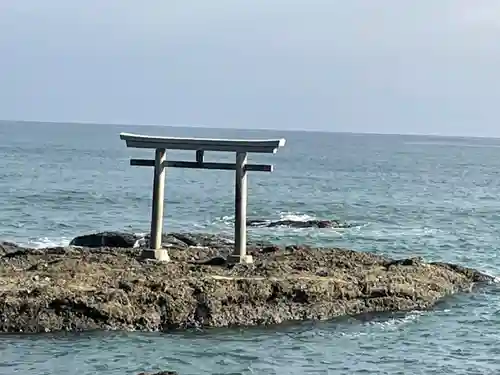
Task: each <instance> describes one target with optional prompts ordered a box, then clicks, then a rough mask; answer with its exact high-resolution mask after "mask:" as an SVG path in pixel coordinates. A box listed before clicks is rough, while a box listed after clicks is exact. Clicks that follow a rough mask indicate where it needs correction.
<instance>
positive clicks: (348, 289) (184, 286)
mask: <svg viewBox="0 0 500 375" xmlns="http://www.w3.org/2000/svg"><path fill="white" fill-rule="evenodd" d="M130 237H131V238H133V236H132V235H130ZM89 238H90V237H89ZM117 238H119V236H116V237H115V239H117ZM101 240H102V238H101ZM164 240H165V241H167V242H164V245H166V246H169V255H170V258H171V261H170V262H169V263H160V262H148V261H147V260H145V259H143V258H141V253H142V249H141V248H131V247H128V248H113V247H94V248H84V247H81V248H80V247H59V248H49V249H24V248H21V247H16V246H15V245H14V244H8V243H4V244H0V331H2V332H24V333H31V332H50V331H85V330H96V329H97V330H141V331H168V330H171V329H179V328H192V327H230V326H255V325H268V324H277V323H282V322H287V321H300V320H327V319H333V318H335V317H338V316H343V315H356V314H363V313H373V312H401V311H412V310H418V309H427V308H430V307H432V306H433V305H434V304H435V303H436V302H438V301H439V300H440V299H441V298H443V297H445V296H447V295H450V294H453V293H459V292H461V293H468V292H470V291H471V290H474V288H473V287H474V286H477V287H483V286H486V287H487V285H488V283H490V282H492V281H493V278H492V277H490V276H487V275H485V274H482V273H481V272H479V271H476V270H474V269H470V268H465V267H461V266H457V265H451V264H444V263H427V262H425V261H424V260H422V259H418V258H417V259H413V258H409V259H402V260H394V259H389V258H387V257H384V256H379V255H375V254H371V253H365V252H356V251H350V250H343V249H314V248H310V247H308V246H288V247H282V246H278V245H273V244H268V243H257V242H252V241H249V255H252V256H253V258H254V264H251V265H244V264H236V265H231V264H228V262H227V256H228V255H229V254H231V252H232V249H233V244H232V242H231V241H230V240H228V239H226V238H223V237H220V236H214V235H201V234H192V235H189V234H182V235H180V234H171V235H167V236H165V238H164ZM122 242H126V240H123V241H122Z"/></svg>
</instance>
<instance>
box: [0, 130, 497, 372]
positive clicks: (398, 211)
mask: <svg viewBox="0 0 500 375" xmlns="http://www.w3.org/2000/svg"><path fill="white" fill-rule="evenodd" d="M98 131H99V136H97V134H98ZM121 131H128V132H142V133H148V134H160V135H162V134H163V135H173V136H200V137H203V136H207V137H255V138H272V137H282V136H283V137H285V138H287V145H286V147H285V148H284V149H282V150H280V151H279V152H278V153H277V154H276V155H271V156H253V155H252V156H251V157H250V159H251V161H255V162H263V163H267V162H271V163H273V164H274V165H275V172H274V173H272V174H267V173H252V174H250V176H249V185H250V186H249V197H250V199H249V208H248V212H249V215H250V216H251V217H252V218H290V217H295V218H313V217H315V218H336V219H340V220H345V221H348V222H350V223H352V224H354V227H353V228H350V229H342V230H322V231H318V230H291V229H285V228H279V229H276V228H273V229H272V230H267V229H264V228H252V229H250V231H249V235H250V236H251V237H261V238H265V239H269V240H273V241H278V242H283V243H303V242H307V243H310V244H317V245H324V246H343V247H349V248H354V249H357V250H362V251H371V252H376V253H383V254H387V255H390V256H394V257H406V256H422V257H424V258H425V259H427V260H440V261H448V262H455V263H460V264H464V265H467V266H471V267H476V268H479V269H481V270H483V271H486V272H488V273H490V274H492V275H495V276H497V275H499V274H500V272H499V269H500V259H499V256H498V254H499V247H500V231H499V230H498V229H499V228H498V226H499V224H498V223H499V222H500V201H499V200H498V197H499V196H500V158H499V154H500V140H493V139H467V138H437V137H414V136H378V135H355V134H320V133H288V132H269V131H247V132H245V131H236V130H215V129H182V128H177V129H175V128H161V127H145V126H142V127H123V126H102V125H67V124H37V125H32V124H21V123H8V122H4V123H0V155H1V159H2V163H1V164H0V228H1V236H0V237H1V238H2V239H4V240H10V241H16V242H20V243H23V244H29V245H31V246H46V245H54V244H66V243H67V242H68V241H69V240H70V239H71V238H72V237H74V236H75V235H78V234H82V233H86V232H90V231H94V230H106V229H118V230H127V231H134V232H145V231H147V228H148V223H149V209H150V196H151V178H152V176H151V172H152V171H151V170H150V168H145V167H142V168H139V167H131V166H130V165H129V162H128V160H129V159H130V158H131V157H151V152H148V151H138V150H130V149H127V148H126V147H125V145H124V144H123V143H122V141H120V140H119V138H118V133H119V132H121ZM207 157H208V158H209V159H211V160H215V159H219V160H224V161H230V160H231V159H232V155H230V154H227V155H226V154H224V155H222V156H217V155H216V154H210V153H208V155H207ZM169 158H170V159H178V160H191V159H193V160H194V155H192V153H187V152H175V153H169ZM232 184H233V174H232V173H230V172H224V171H194V170H169V171H168V175H167V182H166V206H165V209H166V211H165V214H166V219H165V226H166V229H167V230H172V231H173V230H197V231H209V232H221V231H222V232H226V233H231V231H232V218H233V190H232ZM499 311H500V287H499V286H497V285H496V284H495V285H492V286H489V287H487V288H485V289H482V290H480V291H478V292H477V293H473V294H467V295H459V296H454V297H450V298H448V299H446V300H445V301H443V302H442V303H440V304H439V305H438V306H437V307H436V308H435V309H433V310H431V311H425V312H412V313H408V314H396V315H383V316H372V317H346V318H342V319H338V320H335V321H332V322H320V323H301V324H292V325H285V326H280V327H268V328H252V329H224V330H210V331H207V332H183V333H180V332H179V333H173V334H153V333H148V334H146V333H121V332H119V333H117V332H112V333H85V334H79V335H69V334H44V335H35V336H22V335H4V336H2V337H1V340H0V353H1V356H0V373H1V374H16V373H19V374H21V373H22V374H37V375H38V374H75V375H76V374H78V375H90V374H96V373H99V374H110V375H118V374H136V373H138V372H140V371H143V370H154V369H174V370H177V371H178V372H179V373H180V374H182V375H186V374H280V375H281V374H407V373H412V374H451V373H453V374H497V373H499V372H500V359H498V358H499V354H500V346H499V345H498V343H499V342H500V334H499V333H498V329H497V328H498V327H499V326H500V318H499V316H500V313H499Z"/></svg>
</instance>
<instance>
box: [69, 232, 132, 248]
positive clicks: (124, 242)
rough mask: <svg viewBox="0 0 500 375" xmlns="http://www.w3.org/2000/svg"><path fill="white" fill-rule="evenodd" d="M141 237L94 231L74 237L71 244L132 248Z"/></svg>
mask: <svg viewBox="0 0 500 375" xmlns="http://www.w3.org/2000/svg"><path fill="white" fill-rule="evenodd" d="M138 239H139V237H137V236H135V235H133V234H129V233H121V232H101V233H92V234H87V235H83V236H78V237H75V238H73V240H71V242H70V244H69V245H70V246H83V247H122V248H131V247H134V246H136V243H137V240H138Z"/></svg>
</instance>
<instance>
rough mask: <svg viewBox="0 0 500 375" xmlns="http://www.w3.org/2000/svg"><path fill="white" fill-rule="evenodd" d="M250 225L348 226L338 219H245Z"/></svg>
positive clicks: (271, 226) (268, 226)
mask: <svg viewBox="0 0 500 375" xmlns="http://www.w3.org/2000/svg"><path fill="white" fill-rule="evenodd" d="M247 225H248V226H250V227H266V228H274V227H290V228H348V227H349V225H348V224H346V223H342V222H340V221H338V220H275V221H269V220H247Z"/></svg>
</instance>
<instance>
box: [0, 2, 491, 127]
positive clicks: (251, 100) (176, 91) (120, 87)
mask: <svg viewBox="0 0 500 375" xmlns="http://www.w3.org/2000/svg"><path fill="white" fill-rule="evenodd" d="M0 119H10V120H34V121H59V122H95V123H119V124H164V125H187V126H210V127H230V128H273V129H284V130H285V129H286V130H293V129H303V130H322V131H349V132H369V133H405V134H406V133H410V134H438V135H472V136H497V137H498V136H500V122H499V120H500V1H498V0H418V1H415V0H349V1H346V0H323V1H319V0H302V1H298V0H210V1H208V0H168V1H166V0H144V1H140V2H139V1H137V0H106V1H103V0H85V1H84V0H79V1H78V0H73V1H68V0H44V1H40V0H0Z"/></svg>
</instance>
